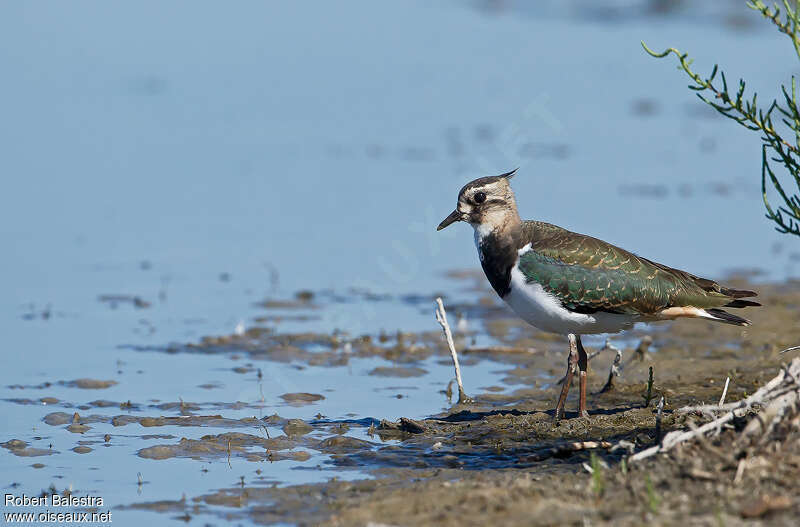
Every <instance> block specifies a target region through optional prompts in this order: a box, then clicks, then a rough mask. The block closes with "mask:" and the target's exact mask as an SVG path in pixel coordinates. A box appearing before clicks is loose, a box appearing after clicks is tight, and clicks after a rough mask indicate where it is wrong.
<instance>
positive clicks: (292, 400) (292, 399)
mask: <svg viewBox="0 0 800 527" xmlns="http://www.w3.org/2000/svg"><path fill="white" fill-rule="evenodd" d="M324 398H325V396H324V395H319V394H317V393H306V392H297V393H284V394H283V395H281V399H283V400H284V401H286V402H287V403H289V404H298V405H300V404H311V403H313V402H315V401H321V400H322V399H324Z"/></svg>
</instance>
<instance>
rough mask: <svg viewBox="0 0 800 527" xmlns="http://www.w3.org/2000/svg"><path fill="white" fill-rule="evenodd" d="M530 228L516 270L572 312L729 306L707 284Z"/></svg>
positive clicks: (601, 246)
mask: <svg viewBox="0 0 800 527" xmlns="http://www.w3.org/2000/svg"><path fill="white" fill-rule="evenodd" d="M531 229H532V232H531V247H530V250H529V251H527V252H525V253H523V254H522V255H521V256H520V261H519V268H520V270H521V271H522V273H523V275H524V276H525V278H526V280H527V281H528V282H536V283H539V284H541V285H542V287H543V288H544V289H545V290H546V291H548V292H549V293H551V294H553V295H555V296H556V297H557V298H558V299H559V300H560V301H561V302H562V303H563V305H564V306H565V307H566V308H568V309H570V310H572V311H577V312H582V313H594V312H597V311H606V312H611V313H624V314H637V315H649V314H654V313H657V312H658V311H661V310H662V309H665V308H668V307H672V306H695V307H717V306H722V305H724V304H726V303H728V302H729V301H730V297H728V296H727V295H725V294H723V293H722V292H721V291H720V287H719V285H717V284H716V283H715V282H713V281H711V280H706V279H703V278H698V277H696V276H693V275H691V274H689V273H686V272H684V271H680V270H677V269H672V268H669V267H666V266H663V265H661V264H657V263H655V262H651V261H650V260H647V259H645V258H640V257H638V256H636V255H635V254H633V253H630V252H628V251H626V250H624V249H620V248H619V247H615V246H613V245H611V244H610V243H606V242H604V241H602V240H598V239H596V238H592V237H590V236H585V235H582V234H577V233H574V232H570V231H567V230H565V229H562V228H560V227H556V226H554V225H550V224H546V223H540V222H536V223H532V224H531Z"/></svg>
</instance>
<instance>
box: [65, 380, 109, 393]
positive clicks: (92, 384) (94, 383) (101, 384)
mask: <svg viewBox="0 0 800 527" xmlns="http://www.w3.org/2000/svg"><path fill="white" fill-rule="evenodd" d="M59 384H63V385H64V386H70V387H72V388H82V389H84V390H103V389H105V388H110V387H112V386H114V385H115V384H117V381H110V380H109V381H101V380H99V379H75V380H74V381H66V382H63V383H59Z"/></svg>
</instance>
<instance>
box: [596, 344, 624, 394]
mask: <svg viewBox="0 0 800 527" xmlns="http://www.w3.org/2000/svg"><path fill="white" fill-rule="evenodd" d="M606 346H607V347H610V348H612V349H615V350H616V352H617V354H616V356H615V357H614V362H612V363H611V368H609V370H608V380H607V381H606V384H605V386H603V387H602V388H601V389H600V393H605V392H610V391H611V390H613V389H614V378H615V377H619V365H620V363H621V362H622V351H620V350H619V349H618V348H613V347H612V346H611V345H610V344H609V342H608V341H606Z"/></svg>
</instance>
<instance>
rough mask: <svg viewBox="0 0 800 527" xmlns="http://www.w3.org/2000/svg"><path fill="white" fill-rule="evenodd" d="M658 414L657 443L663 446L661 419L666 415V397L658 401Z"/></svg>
mask: <svg viewBox="0 0 800 527" xmlns="http://www.w3.org/2000/svg"><path fill="white" fill-rule="evenodd" d="M657 408H658V412H656V443H658V444H659V445H660V444H661V417H662V416H663V413H664V396H663V395H662V396H661V400H659V401H658V407H657Z"/></svg>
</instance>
